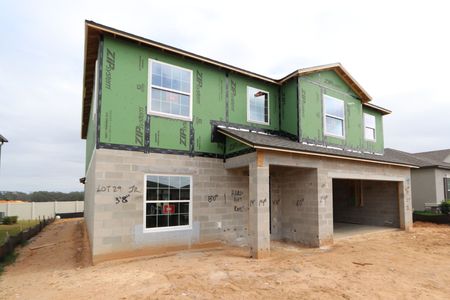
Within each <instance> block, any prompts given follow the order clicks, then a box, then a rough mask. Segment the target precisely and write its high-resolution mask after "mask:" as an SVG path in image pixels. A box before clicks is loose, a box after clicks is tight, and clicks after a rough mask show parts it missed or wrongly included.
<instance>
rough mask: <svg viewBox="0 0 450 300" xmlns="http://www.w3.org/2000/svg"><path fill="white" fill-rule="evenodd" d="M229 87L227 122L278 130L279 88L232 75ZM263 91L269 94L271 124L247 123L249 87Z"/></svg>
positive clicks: (229, 77) (229, 78)
mask: <svg viewBox="0 0 450 300" xmlns="http://www.w3.org/2000/svg"><path fill="white" fill-rule="evenodd" d="M227 80H228V82H227V86H228V120H227V119H225V121H227V122H231V123H237V124H243V125H248V126H254V127H258V128H264V129H272V130H278V125H279V122H278V118H279V113H278V112H279V108H278V86H277V85H270V84H267V83H266V82H263V81H258V80H255V79H252V78H250V77H245V76H241V75H239V74H236V73H231V74H230V75H229V76H228V78H227ZM248 86H249V87H253V88H256V89H261V90H263V91H266V92H268V93H269V124H268V125H265V124H257V123H252V122H247V87H248Z"/></svg>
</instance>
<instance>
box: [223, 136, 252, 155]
mask: <svg viewBox="0 0 450 300" xmlns="http://www.w3.org/2000/svg"><path fill="white" fill-rule="evenodd" d="M225 144H226V151H225V154H226V155H232V154H235V153H239V152H243V151H247V150H250V149H251V148H250V147H249V146H247V145H245V144H242V143H241V142H239V141H236V140H235V139H232V138H230V137H226V142H225Z"/></svg>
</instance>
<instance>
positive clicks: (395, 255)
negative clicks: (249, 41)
mask: <svg viewBox="0 0 450 300" xmlns="http://www.w3.org/2000/svg"><path fill="white" fill-rule="evenodd" d="M82 228H83V223H82V220H81V219H76V220H69V221H65V220H60V221H57V222H55V223H54V224H52V225H50V226H48V227H47V228H46V229H45V230H44V231H43V232H42V233H41V234H40V235H39V236H38V237H37V238H35V240H33V241H32V242H31V243H30V244H29V245H27V246H26V247H24V248H22V249H21V250H20V255H19V258H18V259H17V261H16V263H15V264H13V265H11V266H10V267H8V268H7V271H6V272H5V273H4V274H3V275H1V277H0V299H91V298H92V299H166V298H169V299H175V298H176V299H178V298H186V299H190V298H193V299H211V298H219V299H228V298H233V299H242V298H247V299H252V298H267V299H269V298H271V299H278V298H283V299H289V298H291V299H294V298H295V299H299V298H300V299H302V298H304V299H361V298H364V299H413V298H414V299H448V297H449V295H450V226H446V225H431V224H426V223H418V224H416V226H415V228H414V230H413V231H412V232H403V231H390V232H380V233H372V234H369V235H364V236H358V237H353V238H350V239H345V240H340V241H339V242H337V243H336V244H335V245H334V246H332V247H330V248H327V249H307V248H301V247H298V246H296V245H291V244H284V243H273V249H272V255H271V257H270V258H267V259H263V260H253V259H249V258H247V253H248V252H247V250H246V249H245V248H228V247H223V248H221V249H213V250H202V251H185V252H178V253H171V254H167V255H164V256H160V257H147V258H139V259H134V260H124V261H112V262H106V263H102V264H99V265H96V266H90V264H89V259H88V256H87V255H86V253H87V251H88V249H87V242H86V237H85V236H84V234H83V230H82ZM40 246H44V247H41V248H37V247H40ZM32 249H34V250H32Z"/></svg>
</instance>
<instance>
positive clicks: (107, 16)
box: [0, 0, 450, 192]
mask: <svg viewBox="0 0 450 300" xmlns="http://www.w3.org/2000/svg"><path fill="white" fill-rule="evenodd" d="M62 2H63V1H1V4H0V22H1V26H0V36H1V47H0V134H2V135H4V136H5V137H6V138H8V139H9V141H10V142H9V143H7V144H5V145H4V146H3V147H2V161H1V167H0V190H19V191H27V192H29V191H35V190H51V191H76V190H83V186H82V185H81V184H80V183H79V182H78V179H79V178H80V177H83V176H84V157H85V153H84V152H85V141H84V140H81V138H80V126H81V91H82V72H83V50H84V20H85V19H88V20H93V21H96V22H98V23H102V24H105V25H108V26H111V27H114V28H117V29H121V30H124V31H127V32H131V33H134V34H137V35H141V36H144V37H147V38H150V39H153V40H156V41H159V42H162V43H166V44H169V45H172V46H175V47H179V48H182V49H185V50H188V51H191V52H194V53H197V54H200V55H204V56H207V57H209V58H213V59H216V60H219V61H222V62H225V63H228V64H232V65H235V66H238V67H241V68H244V69H248V70H250V71H254V72H256V73H260V74H263V75H267V76H270V77H275V78H280V77H282V76H284V75H286V74H287V73H289V72H291V71H293V70H295V69H298V68H302V67H308V66H314V65H321V64H327V63H333V62H341V63H342V64H343V65H344V66H345V68H346V69H347V70H349V71H350V73H351V74H352V75H353V76H354V78H356V80H357V81H358V82H359V83H360V84H361V85H362V86H363V87H364V88H365V89H366V90H367V91H368V92H369V94H370V95H371V96H372V97H373V101H372V103H374V104H377V105H380V106H383V107H386V108H388V109H391V110H392V111H393V113H392V114H391V115H389V116H386V117H385V118H384V134H385V146H386V147H392V148H397V149H401V150H405V151H410V152H418V151H427V150H435V149H442V148H450V98H449V95H448V92H447V91H446V88H447V87H448V86H449V67H450V59H449V55H450V46H449V41H450V39H449V36H450V32H449V31H450V17H449V12H450V10H449V9H448V8H447V7H446V6H445V2H446V1H439V2H438V1H430V0H428V1H420V2H414V1H404V2H403V1H386V2H383V1H371V3H368V2H367V1H291V2H287V1H286V2H284V1H255V2H254V3H253V4H252V3H250V2H249V3H247V1H219V2H218V1H204V2H196V1H192V0H190V1H169V0H166V1H131V0H127V1H111V0H110V1H93V0H90V1H66V3H62Z"/></svg>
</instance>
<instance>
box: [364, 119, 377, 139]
mask: <svg viewBox="0 0 450 300" xmlns="http://www.w3.org/2000/svg"><path fill="white" fill-rule="evenodd" d="M375 133H376V131H375V116H372V115H369V114H366V113H364V138H365V139H366V140H369V141H375V139H376V134H375Z"/></svg>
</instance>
